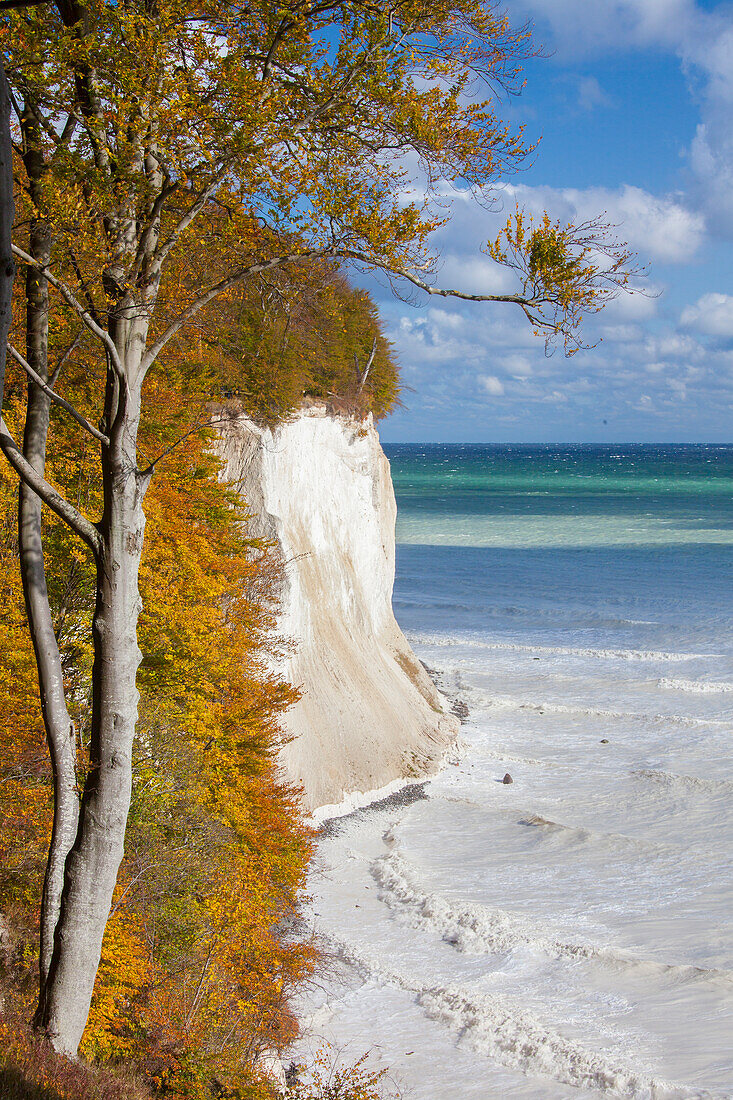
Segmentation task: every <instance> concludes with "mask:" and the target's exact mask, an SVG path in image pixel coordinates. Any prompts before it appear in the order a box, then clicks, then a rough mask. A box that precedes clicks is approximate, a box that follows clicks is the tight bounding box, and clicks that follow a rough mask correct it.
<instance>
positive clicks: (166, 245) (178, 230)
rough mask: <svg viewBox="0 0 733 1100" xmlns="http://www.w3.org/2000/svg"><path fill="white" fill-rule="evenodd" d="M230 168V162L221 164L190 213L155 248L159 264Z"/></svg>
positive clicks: (156, 259)
mask: <svg viewBox="0 0 733 1100" xmlns="http://www.w3.org/2000/svg"><path fill="white" fill-rule="evenodd" d="M228 170H229V164H228V163H227V164H223V165H222V166H221V168H220V169H219V171H218V172H217V173H216V174H215V176H214V178H213V179H212V181H211V183H210V184H209V185H208V187H205V188H204V190H203V191H202V192H201V194H200V195H199V197H198V198H197V199H196V201H195V202H194V204H193V206H192V207H191V209H190V210H189V211H188V213H186V214H184V215H183V217H182V218H181V220H180V221H179V222H178V225H177V226H176V227H175V229H174V230H173V231H172V233H171V234H170V236H169V237H167V238H166V240H165V241H163V243H162V244H161V245H160V246H159V247H158V248H157V249H156V250H155V262H156V263H157V264H159V265H160V264H162V263H163V261H164V260H165V258H166V256H167V255H168V253H169V252H170V250H171V249H172V248H173V246H174V245H175V244H176V242H177V241H178V240H179V239H180V236H181V234H182V233H185V231H186V230H187V229H188V227H189V225H190V224H191V222H192V221H193V220H194V219H195V218H197V217H198V215H199V214H200V213H201V211H202V210H203V208H204V207H205V206H206V203H207V202H208V201H209V199H210V198H211V196H212V195H213V194H214V193H215V192H216V190H217V189H218V187H219V184H220V183H221V181H222V180H223V179H224V176H225V175H226V173H227V171H228ZM173 190H175V188H174V187H171V192H172V191H173Z"/></svg>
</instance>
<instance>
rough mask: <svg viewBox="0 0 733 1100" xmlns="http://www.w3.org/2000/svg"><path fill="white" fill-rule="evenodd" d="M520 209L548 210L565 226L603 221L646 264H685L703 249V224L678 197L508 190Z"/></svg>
mask: <svg viewBox="0 0 733 1100" xmlns="http://www.w3.org/2000/svg"><path fill="white" fill-rule="evenodd" d="M506 193H507V194H511V195H512V196H513V197H515V198H516V201H517V202H519V204H520V206H526V207H527V209H528V210H530V211H531V212H532V213H534V214H535V216H536V217H539V215H540V214H541V212H542V211H543V210H547V212H548V213H549V214H550V216H551V217H553V218H559V219H560V220H562V221H580V222H584V221H590V220H592V219H593V218H596V217H599V216H600V217H601V218H602V219H603V220H604V221H605V222H607V223H608V224H609V225H613V226H617V227H618V229H617V235H618V237H619V238H621V239H623V240H625V241H626V242H627V243H628V244H629V245H630V246H631V248H632V249H634V250H636V251H637V252H638V253H639V255H640V256H641V257H642V258H644V259H650V260H660V261H662V262H665V263H684V262H685V261H687V260H689V259H691V258H692V256H694V254H695V253H696V252H697V250H698V248H699V247H700V245H701V243H702V240H703V236H704V232H705V221H704V218H703V217H702V215H701V214H698V213H696V212H695V211H692V210H689V209H688V208H687V207H686V206H685V205H684V203H683V201H682V198H681V196H679V195H665V196H661V197H660V196H657V195H652V194H650V193H649V192H648V191H644V190H642V188H640V187H632V186H630V185H629V184H624V186H622V187H620V188H618V189H616V190H613V191H612V190H610V189H608V188H604V187H589V188H586V189H585V190H578V189H576V188H573V187H566V188H563V189H556V188H552V187H527V186H524V185H521V184H520V185H519V186H517V187H507V188H506Z"/></svg>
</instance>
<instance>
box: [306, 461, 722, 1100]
mask: <svg viewBox="0 0 733 1100" xmlns="http://www.w3.org/2000/svg"><path fill="white" fill-rule="evenodd" d="M385 449H386V450H387V454H388V457H389V459H390V462H391V467H392V477H393V481H394V486H395V493H396V497H397V505H398V518H397V543H398V545H397V568H396V580H395V587H394V600H393V602H394V609H395V614H396V616H397V619H398V622H399V623H400V626H401V627H402V629H403V630H404V632H405V633H406V635H407V637H408V639H409V640H410V642H411V644H412V646H413V648H414V650H415V652H416V654H417V655H418V657H419V658H420V659H421V660H422V661H423V663H424V664H425V665H426V666H427V667H428V669H429V670H430V671H431V674H432V675H433V677H434V678H435V679H436V681H437V682H438V684H439V685H440V686H441V688H442V690H443V691H444V692H445V693H446V695H447V696H448V698H449V699H450V700H451V703H452V705H453V706H454V707H455V709H456V711H457V712H459V713H460V714H461V715H462V716H463V724H462V727H461V746H460V751H459V752H457V753H456V755H455V756H454V757H453V758H452V759H451V761H450V762H448V763H447V764H446V766H445V767H444V768H443V770H442V771H441V772H440V774H439V775H438V776H437V777H436V778H435V779H433V780H431V781H430V782H428V783H425V784H421V785H414V786H412V787H410V788H408V789H407V790H405V791H404V792H402V793H401V794H397V795H394V796H393V797H392V798H387V799H384V800H382V801H381V802H377V803H376V804H375V805H373V806H372V807H370V808H367V809H363V810H360V811H357V812H354V813H351V814H347V815H345V816H343V817H340V818H338V819H335V820H332V821H330V822H327V823H326V824H325V826H324V829H323V833H322V836H321V840H320V842H319V846H318V853H317V858H316V862H315V865H314V871H313V874H312V876H311V883H310V893H311V897H312V901H311V905H310V911H309V920H310V921H311V924H312V928H313V930H314V931H315V933H316V935H317V936H318V937H319V939H320V942H321V944H322V945H323V947H324V950H325V952H326V954H327V956H328V959H329V965H328V967H327V968H326V971H325V972H324V974H323V976H322V978H321V980H320V981H319V983H318V986H317V988H314V989H313V990H312V991H311V992H310V993H309V994H308V996H307V997H306V998H305V1000H304V1002H303V1003H302V1004H301V1006H300V1010H301V1014H302V1017H303V1023H304V1026H305V1033H306V1036H307V1039H306V1043H310V1044H311V1046H312V1048H313V1049H314V1050H316V1049H319V1048H321V1047H322V1046H323V1044H324V1043H327V1044H329V1049H330V1050H331V1051H332V1052H333V1056H334V1057H336V1058H337V1059H339V1060H341V1061H343V1062H347V1063H348V1062H349V1061H352V1062H354V1061H356V1060H357V1059H358V1058H359V1057H360V1056H361V1055H362V1054H363V1053H364V1052H365V1051H368V1052H369V1053H368V1058H367V1062H366V1063H365V1064H366V1065H368V1066H370V1067H371V1068H372V1069H374V1070H379V1069H384V1070H385V1071H386V1077H385V1081H384V1082H383V1083H384V1084H385V1085H387V1084H389V1083H390V1082H391V1084H390V1087H392V1088H393V1089H395V1090H396V1089H399V1091H400V1095H401V1096H402V1097H404V1098H405V1100H453V1098H456V1100H485V1098H495V1097H496V1098H516V1100H566V1098H570V1097H576V1096H577V1097H587V1098H589V1100H590V1098H602V1097H628V1098H633V1100H642V1098H643V1100H651V1098H657V1100H676V1098H683V1097H685V1098H699V1100H703V1098H705V1100H707V1098H716V1100H720V1098H731V1097H733V751H732V749H733V447H727V446H714V445H710V446H628V445H622V446H621V445H619V446H602V447H600V446H562V447H555V446H552V447H549V446H548V447H530V446H479V445H474V446H471V445H465V446H449V445H431V446H416V445H399V446H391V447H387V448H385ZM510 780H511V781H510Z"/></svg>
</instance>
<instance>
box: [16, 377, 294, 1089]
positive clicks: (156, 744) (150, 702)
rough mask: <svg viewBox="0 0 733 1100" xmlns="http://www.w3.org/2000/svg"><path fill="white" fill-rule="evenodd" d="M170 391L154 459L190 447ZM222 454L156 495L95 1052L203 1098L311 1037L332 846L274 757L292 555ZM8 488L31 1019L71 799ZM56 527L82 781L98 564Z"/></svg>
mask: <svg viewBox="0 0 733 1100" xmlns="http://www.w3.org/2000/svg"><path fill="white" fill-rule="evenodd" d="M155 385H156V387H157V388H156V389H153V387H152V386H151V393H150V407H151V409H153V410H154V414H153V416H152V417H151V422H150V423H149V424H148V425H147V427H146V431H145V433H144V439H143V440H142V441H141V446H143V447H145V448H148V449H150V451H151V452H152V451H154V450H156V449H157V450H158V451H160V450H161V449H163V448H165V447H166V446H168V445H170V443H171V442H175V440H176V439H177V438H178V436H179V434H180V429H181V420H182V418H185V416H186V415H187V414H189V413H190V410H189V409H187V408H186V401H185V394H182V393H181V391H180V389H179V390H178V391H176V390H175V389H172V388H171V387H170V385H166V384H163V383H162V382H160V381H159V382H157V383H155ZM55 434H56V436H57V438H56V439H55V440H54V443H55V444H57V446H55V448H54V453H55V454H56V455H57V456H59V457H58V459H57V463H58V464H57V465H56V466H54V467H53V468H52V469H51V471H50V472H51V474H52V476H53V477H54V478H58V480H59V482H60V483H62V484H64V487H65V488H66V490H67V492H68V491H70V490H71V488H72V487H73V488H74V489H75V490H76V491H77V493H78V492H84V493H86V494H88V495H90V496H92V497H93V495H94V493H95V492H98V487H97V486H96V476H97V475H96V470H95V469H94V466H93V463H91V460H90V458H89V455H88V453H87V452H86V451H85V449H84V447H83V445H81V437H78V439H77V444H78V445H76V446H75V433H74V432H73V431H72V430H70V429H69V428H68V426H67V425H66V424H65V423H64V422H63V421H61V420H60V419H59V420H57V421H56V428H55ZM210 444H211V440H210V438H209V436H208V435H207V434H206V433H202V432H197V433H194V434H192V435H191V436H189V437H188V438H187V439H186V440H184V441H183V443H181V444H180V446H178V447H175V448H174V450H172V451H171V453H170V455H169V456H168V457H167V460H166V464H165V467H164V470H163V471H162V473H161V475H160V476H159V478H158V479H157V480H156V482H155V483H154V487H153V488H152V489H151V491H150V495H149V498H148V499H149V504H148V536H149V537H148V542H147V549H146V557H145V559H144V564H143V570H142V577H141V591H142V595H143V602H144V612H143V615H142V617H141V644H142V648H143V651H144V653H145V659H144V662H143V665H142V667H141V673H140V677H139V686H140V692H141V704H140V713H141V724H140V735H139V738H138V745H137V751H136V759H135V762H134V792H133V802H132V807H131V813H130V819H129V826H128V836H127V843H126V858H125V861H124V862H123V865H122V869H121V874H120V878H119V883H118V887H117V891H116V895H115V900H114V905H113V912H112V915H111V917H110V920H109V923H108V926H107V933H106V936H105V941H104V949H103V955H102V963H101V966H100V969H99V974H98V979H97V985H96V988H95V995H94V1001H93V1004H92V1010H91V1013H90V1017H89V1024H88V1027H87V1030H86V1032H85V1036H84V1042H83V1048H82V1049H83V1053H84V1054H85V1056H86V1057H87V1058H91V1059H92V1060H93V1061H97V1062H113V1063H114V1062H116V1061H120V1060H124V1061H125V1062H129V1063H132V1064H136V1065H138V1066H139V1067H140V1070H141V1072H142V1073H143V1074H144V1077H145V1078H146V1080H147V1081H148V1083H149V1085H150V1086H151V1087H153V1088H155V1089H156V1090H158V1091H161V1092H164V1093H165V1094H166V1095H171V1096H175V1095H181V1096H184V1095H185V1096H188V1097H196V1096H198V1095H201V1096H208V1095H210V1092H209V1086H210V1084H211V1081H212V1079H216V1080H217V1081H218V1082H219V1084H220V1085H221V1087H222V1088H224V1087H226V1088H228V1089H231V1088H235V1087H240V1086H241V1084H242V1083H243V1082H248V1083H249V1085H250V1086H251V1087H252V1088H254V1087H255V1086H254V1084H252V1082H254V1081H256V1079H257V1072H256V1064H257V1059H258V1056H259V1055H260V1054H261V1053H262V1051H263V1050H265V1049H271V1048H272V1049H274V1048H279V1047H282V1046H283V1045H284V1044H285V1043H287V1042H288V1041H289V1040H290V1039H292V1038H293V1037H294V1035H295V1030H296V1028H295V1021H294V1019H293V1017H292V1014H291V1012H290V1010H289V1008H288V998H289V995H290V993H291V992H292V989H293V987H294V985H295V984H296V983H297V982H299V981H300V980H301V979H302V978H303V977H304V976H306V975H307V974H308V973H309V971H310V969H311V967H312V963H313V958H314V953H313V950H312V948H311V946H310V945H309V943H308V942H307V941H303V940H302V938H301V939H295V938H293V937H292V936H289V935H288V929H289V927H290V926H291V925H292V924H293V922H294V921H295V920H296V919H297V912H298V904H299V899H300V893H301V890H302V886H303V878H304V873H305V868H306V864H307V860H308V856H309V852H310V844H311V840H310V834H309V832H308V830H307V828H306V827H305V826H304V825H303V824H302V823H301V821H300V819H299V816H298V809H297V796H296V792H295V791H292V790H290V789H289V788H288V787H287V786H286V785H284V784H283V783H282V781H281V780H279V778H278V776H277V770H276V765H275V760H274V753H275V751H276V749H277V746H278V744H279V741H280V738H281V736H282V735H281V730H280V725H279V721H280V718H281V715H282V713H283V711H284V709H285V708H286V707H287V705H288V704H289V703H290V702H292V700H293V699H294V697H295V692H294V691H293V689H292V688H290V687H289V686H288V685H287V684H285V683H284V682H282V681H281V680H280V679H279V678H278V677H277V676H276V675H275V674H274V673H273V672H272V671H270V662H269V658H270V657H272V656H273V655H274V652H273V651H274V650H275V649H277V647H278V645H280V644H281V643H279V642H278V641H277V640H276V639H274V637H273V632H272V630H273V625H274V618H273V617H274V613H275V610H276V601H275V592H276V587H277V581H278V571H279V568H280V566H279V563H278V561H277V558H276V554H275V552H274V549H273V548H272V547H270V546H267V545H264V544H262V543H259V542H256V541H252V540H249V539H248V538H247V537H246V513H245V511H244V507H243V504H242V502H241V501H240V500H239V499H238V498H237V497H236V495H235V494H234V493H233V492H232V491H231V490H228V489H227V488H226V487H225V486H222V485H221V484H219V482H218V481H217V473H218V466H217V461H216V459H215V458H214V457H213V456H212V453H211V451H210ZM0 492H1V494H2V496H1V498H0V506H1V509H2V510H1V512H0V517H1V519H2V529H1V530H2V546H1V547H0V585H1V586H2V592H3V597H4V600H3V603H4V609H5V614H4V617H3V621H2V624H0V663H1V665H2V667H1V670H0V693H1V695H2V699H1V700H0V702H2V706H3V709H2V722H3V730H2V735H3V740H4V744H5V746H6V749H5V752H4V757H3V770H2V778H1V782H0V815H2V832H1V840H0V843H2V868H3V872H2V878H1V879H0V912H2V913H3V915H4V920H5V922H6V924H7V929H6V931H7V935H6V940H7V942H6V969H7V970H8V971H9V972H10V973H12V977H13V984H14V989H15V992H14V993H13V994H12V997H11V1000H13V999H14V1000H15V1003H16V1007H17V1009H18V1011H19V1012H25V1013H26V1014H29V1013H30V1011H31V1006H32V995H33V985H34V977H35V975H34V973H33V971H34V967H35V947H34V943H35V937H36V934H37V920H38V914H37V906H38V899H39V896H40V887H41V883H42V877H43V866H44V861H45V849H46V847H47V844H48V837H49V831H50V821H51V791H50V785H49V766H48V763H47V754H46V749H45V745H44V737H43V728H42V723H41V720H40V716H39V713H38V705H37V682H36V675H35V669H34V660H33V653H32V649H31V646H30V641H29V639H28V636H27V628H26V625H25V622H24V610H23V597H22V590H21V586H20V581H19V577H18V569H17V560H16V546H15V533H14V532H15V527H14V518H15V517H14V512H15V491H14V487H13V485H12V483H11V481H10V479H9V478H7V477H5V478H3V481H2V487H1V489H0ZM48 527H49V530H48V547H49V556H50V557H51V558H52V559H53V561H52V564H53V565H54V567H55V568H54V574H55V575H56V577H57V580H56V583H55V585H54V592H53V603H54V614H55V616H56V620H57V627H58V633H59V638H60V640H61V643H62V648H63V650H64V653H65V658H66V662H67V671H68V687H69V697H70V699H71V701H72V710H73V715H74V719H75V721H76V723H77V727H78V734H79V743H80V752H79V772H80V776H81V774H82V773H83V771H84V768H85V766H86V755H85V744H86V737H87V730H88V716H89V690H90V663H91V654H90V647H89V642H88V635H89V601H88V597H87V595H86V592H87V590H88V585H89V583H90V580H91V574H90V570H91V564H90V563H89V562H88V561H87V560H86V558H85V555H84V552H83V551H79V550H78V548H77V549H76V550H75V551H74V552H73V553H72V552H70V548H69V546H68V545H67V541H66V536H65V532H64V530H63V528H60V527H59V528H58V529H55V524H54V522H53V521H50V522H49V524H48ZM262 1087H263V1088H265V1089H266V1086H264V1085H263V1086H262ZM265 1094H266V1092H264V1093H263V1095H265ZM242 1095H244V1093H242ZM252 1095H255V1094H254V1093H252Z"/></svg>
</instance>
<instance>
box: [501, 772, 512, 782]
mask: <svg viewBox="0 0 733 1100" xmlns="http://www.w3.org/2000/svg"><path fill="white" fill-rule="evenodd" d="M513 782H514V780H513V779H512V777H511V776H510V774H509V772H507V773H506V775H505V776H504V778H503V779H502V783H513Z"/></svg>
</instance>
